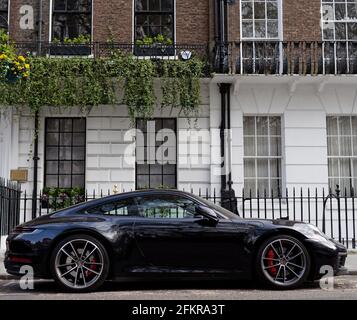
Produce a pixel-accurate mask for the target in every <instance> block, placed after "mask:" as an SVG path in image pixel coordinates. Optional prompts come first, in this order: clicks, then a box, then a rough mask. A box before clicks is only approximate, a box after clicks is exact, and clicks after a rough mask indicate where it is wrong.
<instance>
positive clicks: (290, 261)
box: [261, 238, 307, 287]
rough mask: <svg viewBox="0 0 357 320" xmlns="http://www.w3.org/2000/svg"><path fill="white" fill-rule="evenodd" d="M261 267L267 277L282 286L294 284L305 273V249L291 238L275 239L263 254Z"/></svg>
mask: <svg viewBox="0 0 357 320" xmlns="http://www.w3.org/2000/svg"><path fill="white" fill-rule="evenodd" d="M261 268H262V271H263V274H264V275H265V277H266V278H267V279H268V280H269V281H270V282H271V283H273V284H275V285H277V286H280V287H288V286H293V285H294V284H296V283H297V282H299V281H300V280H301V279H302V278H303V277H304V275H305V272H306V269H307V258H306V254H305V251H304V250H303V249H302V247H301V246H300V245H299V244H298V243H297V242H295V241H293V240H290V239H285V238H282V239H275V240H273V241H271V242H270V243H268V245H266V247H265V248H264V250H263V253H262V255H261Z"/></svg>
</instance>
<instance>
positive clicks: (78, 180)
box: [72, 175, 85, 188]
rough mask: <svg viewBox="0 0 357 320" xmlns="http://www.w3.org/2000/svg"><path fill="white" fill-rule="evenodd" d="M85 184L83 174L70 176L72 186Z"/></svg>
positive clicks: (77, 186) (76, 186) (79, 186)
mask: <svg viewBox="0 0 357 320" xmlns="http://www.w3.org/2000/svg"><path fill="white" fill-rule="evenodd" d="M84 185H85V181H84V175H73V176H72V188H81V187H83V186H84Z"/></svg>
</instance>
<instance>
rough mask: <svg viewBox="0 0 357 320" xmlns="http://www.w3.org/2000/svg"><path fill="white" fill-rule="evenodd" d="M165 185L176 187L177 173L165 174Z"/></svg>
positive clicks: (166, 186)
mask: <svg viewBox="0 0 357 320" xmlns="http://www.w3.org/2000/svg"><path fill="white" fill-rule="evenodd" d="M163 179H164V181H163V187H165V188H175V187H176V176H175V175H164V176H163Z"/></svg>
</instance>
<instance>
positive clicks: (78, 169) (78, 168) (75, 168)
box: [72, 161, 85, 174]
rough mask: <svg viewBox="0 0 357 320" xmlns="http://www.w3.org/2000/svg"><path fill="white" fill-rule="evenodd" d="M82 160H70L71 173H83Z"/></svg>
mask: <svg viewBox="0 0 357 320" xmlns="http://www.w3.org/2000/svg"><path fill="white" fill-rule="evenodd" d="M84 170H85V168H84V161H73V162H72V173H73V174H84Z"/></svg>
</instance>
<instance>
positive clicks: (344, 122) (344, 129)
mask: <svg viewBox="0 0 357 320" xmlns="http://www.w3.org/2000/svg"><path fill="white" fill-rule="evenodd" d="M339 129H340V134H341V135H351V118H350V117H339Z"/></svg>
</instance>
